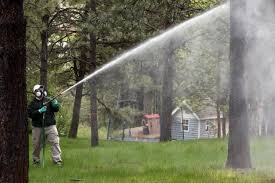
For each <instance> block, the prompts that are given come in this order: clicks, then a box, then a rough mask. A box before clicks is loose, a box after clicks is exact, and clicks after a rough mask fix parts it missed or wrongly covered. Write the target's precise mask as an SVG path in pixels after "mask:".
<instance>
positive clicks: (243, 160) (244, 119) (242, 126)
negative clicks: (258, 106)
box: [226, 0, 251, 168]
mask: <svg viewBox="0 0 275 183" xmlns="http://www.w3.org/2000/svg"><path fill="white" fill-rule="evenodd" d="M246 3H248V0H231V4H230V10H231V15H230V21H231V22H230V25H231V26H230V34H231V37H230V82H231V88H230V99H229V121H230V123H229V142H228V156H227V162H226V166H227V167H229V168H251V158H250V146H249V134H248V131H249V123H248V116H247V101H246V96H245V76H244V74H245V73H244V69H245V51H246V41H245V37H246V34H245V31H244V30H241V28H240V25H243V24H245V22H244V21H242V19H243V17H240V16H242V14H243V13H242V12H245V6H246ZM244 16H245V15H244Z"/></svg>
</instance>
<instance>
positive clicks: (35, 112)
mask: <svg viewBox="0 0 275 183" xmlns="http://www.w3.org/2000/svg"><path fill="white" fill-rule="evenodd" d="M33 94H34V95H35V97H34V98H33V100H32V101H31V103H30V104H29V105H28V115H29V118H31V119H32V142H33V153H32V156H33V164H34V165H40V151H41V149H42V148H43V157H42V165H43V166H44V158H45V157H44V149H45V140H47V141H48V142H49V143H50V145H51V152H52V160H53V163H54V164H56V165H58V166H61V165H62V159H61V149H60V145H59V136H58V131H57V128H56V120H55V112H58V111H59V103H58V101H57V100H56V99H51V98H49V97H48V96H47V91H46V89H45V88H44V86H43V85H35V86H34V87H33ZM45 104H46V105H45Z"/></svg>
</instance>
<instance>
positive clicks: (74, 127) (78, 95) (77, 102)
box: [68, 84, 83, 138]
mask: <svg viewBox="0 0 275 183" xmlns="http://www.w3.org/2000/svg"><path fill="white" fill-rule="evenodd" d="M82 91H83V84H80V85H78V86H77V87H76V92H75V98H74V107H73V117H72V122H71V127H70V131H69V135H68V137H69V138H76V137H77V131H78V125H79V116H80V108H81V99H82Z"/></svg>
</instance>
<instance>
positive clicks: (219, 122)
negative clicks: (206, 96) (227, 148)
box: [216, 101, 221, 138]
mask: <svg viewBox="0 0 275 183" xmlns="http://www.w3.org/2000/svg"><path fill="white" fill-rule="evenodd" d="M216 111H217V123H218V138H221V109H220V103H219V101H217V104H216Z"/></svg>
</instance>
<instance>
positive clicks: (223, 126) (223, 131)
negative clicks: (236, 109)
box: [222, 112, 226, 138]
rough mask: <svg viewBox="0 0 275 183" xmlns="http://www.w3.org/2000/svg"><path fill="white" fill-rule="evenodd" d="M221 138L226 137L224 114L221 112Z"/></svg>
mask: <svg viewBox="0 0 275 183" xmlns="http://www.w3.org/2000/svg"><path fill="white" fill-rule="evenodd" d="M222 137H223V138H225V137H226V116H225V113H224V112H223V118H222Z"/></svg>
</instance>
